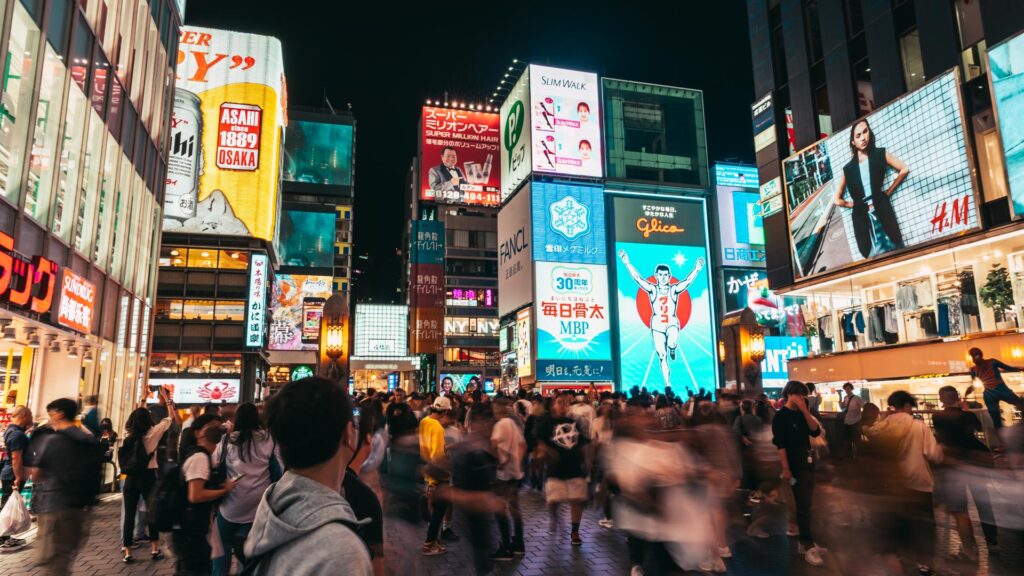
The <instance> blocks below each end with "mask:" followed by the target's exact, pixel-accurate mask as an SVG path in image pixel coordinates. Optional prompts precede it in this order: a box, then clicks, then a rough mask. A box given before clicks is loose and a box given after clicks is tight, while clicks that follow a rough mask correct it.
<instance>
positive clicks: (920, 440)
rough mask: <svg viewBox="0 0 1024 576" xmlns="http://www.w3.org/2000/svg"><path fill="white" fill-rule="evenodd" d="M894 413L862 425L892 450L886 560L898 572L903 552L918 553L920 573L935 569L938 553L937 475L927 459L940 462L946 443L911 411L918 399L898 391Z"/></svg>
mask: <svg viewBox="0 0 1024 576" xmlns="http://www.w3.org/2000/svg"><path fill="white" fill-rule="evenodd" d="M887 402H888V404H889V409H890V412H888V413H887V415H886V416H885V417H884V418H882V419H880V420H878V421H877V422H874V423H873V424H872V425H871V426H866V427H865V428H864V435H865V436H867V437H868V439H869V440H871V441H873V442H875V443H877V444H878V445H880V446H881V447H882V448H883V449H884V450H886V451H887V452H888V456H889V459H888V461H887V463H886V464H885V466H887V467H889V468H891V470H887V471H883V472H885V473H887V474H888V477H889V478H891V479H892V480H891V482H890V486H889V493H890V494H889V495H890V496H892V497H893V503H894V505H893V506H891V507H890V510H889V517H890V518H889V522H887V523H886V524H885V529H887V530H888V532H886V533H885V535H884V536H885V542H886V549H885V552H886V554H885V555H886V559H887V561H888V564H889V568H890V570H891V571H893V573H899V570H900V569H899V557H900V556H905V557H909V558H914V559H915V560H916V561H917V565H918V570H919V571H920V572H921V574H931V568H932V566H933V565H934V555H935V512H934V503H933V499H932V492H933V491H934V489H935V480H934V477H933V476H932V471H931V467H930V466H929V462H932V463H939V462H942V458H943V452H942V447H941V446H939V444H938V443H937V442H936V441H935V436H934V435H933V434H932V432H931V430H929V429H928V425H927V424H925V423H924V422H923V421H921V420H917V419H915V418H914V416H913V412H914V409H915V408H917V399H916V398H914V396H913V395H912V394H910V393H909V392H906V391H903V390H897V391H896V392H893V393H892V394H890V395H889V398H888V401H887Z"/></svg>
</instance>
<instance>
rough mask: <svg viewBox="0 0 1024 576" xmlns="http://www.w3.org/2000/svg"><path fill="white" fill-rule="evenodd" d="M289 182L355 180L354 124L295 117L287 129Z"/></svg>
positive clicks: (340, 183)
mask: <svg viewBox="0 0 1024 576" xmlns="http://www.w3.org/2000/svg"><path fill="white" fill-rule="evenodd" d="M283 179H284V180H285V181H286V182H303V183H306V184H331V185H338V186H350V185H351V184H352V125H351V124H330V123H327V122H312V121H309V120H292V121H291V122H290V123H289V124H288V130H286V131H285V139H284V176H283Z"/></svg>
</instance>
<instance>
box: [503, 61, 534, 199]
mask: <svg viewBox="0 0 1024 576" xmlns="http://www.w3.org/2000/svg"><path fill="white" fill-rule="evenodd" d="M530 107H531V103H530V68H527V69H526V71H525V72H523V75H522V76H520V77H519V80H518V81H516V84H515V86H513V87H512V90H511V91H510V92H509V93H508V96H507V97H506V98H505V102H504V103H502V105H501V201H502V202H504V201H505V199H506V198H508V197H509V196H510V195H511V194H512V193H513V192H515V191H516V188H518V187H519V184H521V183H522V182H523V180H526V178H527V177H528V176H529V175H530V170H531V167H532V166H533V154H532V152H533V144H532V142H531V141H530Z"/></svg>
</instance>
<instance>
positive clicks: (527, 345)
mask: <svg viewBox="0 0 1024 576" xmlns="http://www.w3.org/2000/svg"><path fill="white" fill-rule="evenodd" d="M515 328H516V374H518V375H519V377H520V378H525V377H527V376H531V375H532V374H533V370H532V368H533V359H532V358H531V354H532V352H533V350H532V347H533V342H532V340H533V338H532V334H533V326H531V325H530V308H524V309H523V310H520V311H519V313H518V314H516V324H515Z"/></svg>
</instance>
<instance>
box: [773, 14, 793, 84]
mask: <svg viewBox="0 0 1024 576" xmlns="http://www.w3.org/2000/svg"><path fill="white" fill-rule="evenodd" d="M768 26H769V28H770V29H771V40H772V70H774V72H775V88H776V89H778V88H779V87H780V86H784V85H786V84H788V83H789V72H788V71H787V68H786V42H785V40H784V38H783V33H782V9H781V8H780V7H779V6H778V5H775V6H773V7H772V8H770V9H769V10H768Z"/></svg>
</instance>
